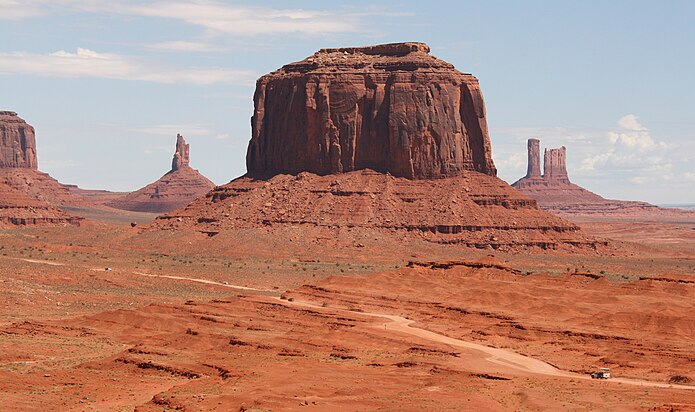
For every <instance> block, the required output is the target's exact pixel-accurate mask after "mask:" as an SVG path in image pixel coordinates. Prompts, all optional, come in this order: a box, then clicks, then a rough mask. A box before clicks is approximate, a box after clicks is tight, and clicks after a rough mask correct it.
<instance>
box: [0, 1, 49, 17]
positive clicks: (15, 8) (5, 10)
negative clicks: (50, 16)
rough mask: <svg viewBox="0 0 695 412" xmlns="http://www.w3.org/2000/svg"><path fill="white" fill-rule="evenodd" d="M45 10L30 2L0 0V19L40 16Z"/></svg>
mask: <svg viewBox="0 0 695 412" xmlns="http://www.w3.org/2000/svg"><path fill="white" fill-rule="evenodd" d="M44 14H45V11H44V10H42V9H41V7H39V5H36V4H32V3H31V2H24V1H15V0H0V20H23V19H28V18H33V17H40V16H43V15H44Z"/></svg>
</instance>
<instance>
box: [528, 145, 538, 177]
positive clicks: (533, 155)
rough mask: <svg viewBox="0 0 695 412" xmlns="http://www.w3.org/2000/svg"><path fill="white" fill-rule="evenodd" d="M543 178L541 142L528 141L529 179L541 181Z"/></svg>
mask: <svg viewBox="0 0 695 412" xmlns="http://www.w3.org/2000/svg"><path fill="white" fill-rule="evenodd" d="M540 177H541V141H540V140H538V139H528V169H527V170H526V178H527V179H539V178H540Z"/></svg>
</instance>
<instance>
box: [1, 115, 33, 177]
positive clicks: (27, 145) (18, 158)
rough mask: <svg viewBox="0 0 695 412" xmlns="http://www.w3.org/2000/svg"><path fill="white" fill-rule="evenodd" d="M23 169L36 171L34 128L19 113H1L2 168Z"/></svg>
mask: <svg viewBox="0 0 695 412" xmlns="http://www.w3.org/2000/svg"><path fill="white" fill-rule="evenodd" d="M12 167H21V168H28V169H34V170H36V169H37V168H38V162H37V160H36V137H35V135H34V128H33V127H32V126H31V125H29V124H27V122H25V121H24V119H22V118H20V117H19V116H17V113H15V112H10V111H0V168H12Z"/></svg>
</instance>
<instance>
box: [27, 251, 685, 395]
mask: <svg viewBox="0 0 695 412" xmlns="http://www.w3.org/2000/svg"><path fill="white" fill-rule="evenodd" d="M23 260H26V261H29V262H32V263H43V264H50V265H60V264H61V263H57V262H48V261H35V260H28V259H23ZM131 273H133V274H136V275H139V276H147V277H156V278H165V279H172V280H181V281H187V282H196V283H202V284H206V285H215V286H220V287H224V288H230V289H236V290H246V291H255V292H260V293H264V294H267V293H268V292H272V293H273V294H276V293H278V291H275V290H267V289H256V288H251V287H246V286H238V285H231V284H225V283H220V282H216V281H213V280H208V279H196V278H187V277H183V276H169V275H155V274H150V273H142V272H131ZM266 298H268V299H273V300H274V301H276V302H280V303H282V304H283V305H287V306H298V307H305V308H312V309H317V310H321V311H324V312H330V313H333V314H348V313H349V314H350V315H352V316H355V315H363V316H369V317H375V318H381V319H386V320H388V321H389V322H387V323H383V324H378V323H375V324H374V327H376V328H379V329H381V326H382V325H383V327H384V330H387V331H392V332H394V333H396V334H401V335H410V336H415V337H418V338H421V339H425V340H428V341H431V342H437V343H443V344H446V345H449V346H452V347H455V348H459V349H464V350H466V351H467V352H468V353H469V354H472V355H473V356H475V357H477V358H478V359H479V360H484V361H486V362H489V363H493V364H496V365H500V366H503V367H504V368H505V369H506V370H508V371H515V372H517V373H521V374H524V373H528V374H537V375H546V376H553V377H560V378H570V379H582V380H591V378H590V377H588V376H586V375H580V374H577V373H572V372H567V371H563V370H561V369H558V368H556V367H554V366H552V365H550V364H549V363H546V362H543V361H542V360H539V359H535V358H531V357H529V356H525V355H522V354H519V353H516V352H513V351H511V350H507V349H501V348H493V347H490V346H485V345H481V344H479V343H474V342H468V341H464V340H460V339H455V338H451V337H448V336H445V335H442V334H439V333H436V332H432V331H428V330H425V329H421V328H418V327H415V326H412V324H414V323H415V321H414V320H411V319H408V318H404V317H402V316H397V315H388V314H383V313H371V312H357V311H350V310H348V309H341V308H336V307H331V308H326V307H323V306H320V305H317V304H314V303H312V302H307V301H298V300H293V301H288V300H284V299H281V298H280V297H277V296H266ZM459 362H462V361H459ZM464 369H466V367H464ZM489 372H493V373H494V371H492V370H490V371H489ZM604 382H606V383H621V384H626V385H635V386H645V387H652V388H671V389H683V390H695V386H689V385H673V384H668V383H662V382H652V381H646V380H640V379H627V378H611V379H610V380H608V381H604Z"/></svg>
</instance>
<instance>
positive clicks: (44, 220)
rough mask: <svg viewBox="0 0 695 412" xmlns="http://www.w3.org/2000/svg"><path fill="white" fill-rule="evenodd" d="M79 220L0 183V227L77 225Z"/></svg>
mask: <svg viewBox="0 0 695 412" xmlns="http://www.w3.org/2000/svg"><path fill="white" fill-rule="evenodd" d="M81 220H82V218H79V217H75V216H71V215H69V214H67V213H65V212H63V211H62V210H60V209H58V208H56V207H54V206H51V205H50V204H48V203H47V202H45V201H43V200H40V199H37V198H35V197H33V196H31V195H29V194H27V193H24V192H22V191H20V190H18V189H16V188H14V187H12V186H10V185H8V184H6V183H4V182H1V181H0V226H7V225H20V226H29V225H79V223H80V221H81Z"/></svg>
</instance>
